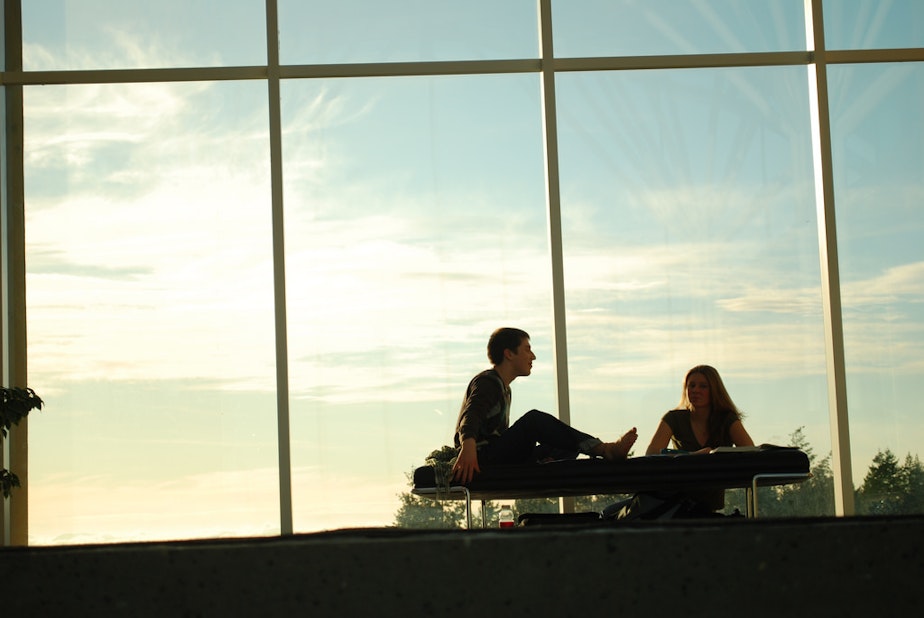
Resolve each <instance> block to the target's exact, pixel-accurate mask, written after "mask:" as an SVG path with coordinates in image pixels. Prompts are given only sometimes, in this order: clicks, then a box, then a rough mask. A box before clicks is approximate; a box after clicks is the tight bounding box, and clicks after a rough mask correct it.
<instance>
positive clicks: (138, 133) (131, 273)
mask: <svg viewBox="0 0 924 618" xmlns="http://www.w3.org/2000/svg"><path fill="white" fill-rule="evenodd" d="M25 111H26V115H25V134H26V142H25V164H26V196H25V199H26V230H27V232H26V251H27V255H26V262H27V310H28V316H29V323H28V339H29V351H28V352H29V358H28V362H29V381H30V386H31V387H33V388H34V389H35V390H36V391H37V392H38V393H39V394H40V395H41V396H42V397H43V398H44V399H45V401H46V407H45V410H43V412H42V414H40V415H33V419H34V420H33V419H30V421H32V422H30V427H29V430H30V436H29V437H30V453H29V454H30V492H29V510H30V512H29V518H30V529H29V531H30V543H32V544H45V543H56V544H58V543H70V542H91V541H92V542H95V541H131V540H146V539H171V538H187V537H210V536H226V535H237V536H241V535H252V534H278V532H279V506H278V505H279V496H278V475H277V469H276V461H277V449H276V410H275V368H274V352H273V350H274V343H273V338H274V334H273V304H272V298H273V290H272V263H271V258H272V252H271V245H270V243H271V233H270V221H271V217H270V206H269V195H270V191H269V173H268V169H267V165H266V154H267V152H268V144H267V135H266V114H267V109H266V102H265V90H264V88H263V86H262V85H261V84H259V83H224V82H223V83H216V84H193V83H187V84H179V85H176V84H173V85H166V84H150V85H147V84H146V85H132V86H116V85H109V86H69V87H54V86H47V87H42V88H35V89H27V91H26V93H25Z"/></svg>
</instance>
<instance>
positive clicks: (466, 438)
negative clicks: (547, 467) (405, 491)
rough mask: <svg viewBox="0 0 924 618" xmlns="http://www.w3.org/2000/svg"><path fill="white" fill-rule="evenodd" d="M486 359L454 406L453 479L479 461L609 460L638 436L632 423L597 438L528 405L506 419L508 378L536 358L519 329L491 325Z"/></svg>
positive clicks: (464, 477)
mask: <svg viewBox="0 0 924 618" xmlns="http://www.w3.org/2000/svg"><path fill="white" fill-rule="evenodd" d="M488 359H489V360H490V361H491V364H492V365H493V366H492V368H491V369H486V370H485V371H482V372H481V373H479V374H478V375H476V376H475V377H474V378H472V380H471V382H469V384H468V388H467V389H466V391H465V399H464V400H463V402H462V408H461V409H460V410H459V418H458V420H457V421H456V432H455V438H454V440H455V446H456V448H459V449H460V450H459V456H458V458H457V459H456V462H455V464H454V465H453V467H452V475H453V479H455V480H456V481H458V482H460V483H463V484H464V483H468V482H469V481H471V480H472V478H474V476H475V473H476V472H480V471H481V467H480V466H481V465H491V464H507V463H527V462H530V461H536V462H538V461H547V460H551V459H573V458H575V457H577V456H578V454H580V453H584V454H586V455H590V456H591V457H603V458H605V459H607V460H609V461H618V460H622V459H625V458H626V457H627V456H628V454H629V449H631V448H632V445H633V444H634V443H635V441H636V440H637V439H638V432H637V430H636V428H635V427H633V428H632V429H630V430H629V431H627V432H626V433H625V434H624V435H623V436H622V437H621V438H619V439H618V440H617V441H615V442H603V441H602V440H600V439H599V438H595V437H593V436H590V435H588V434H586V433H583V432H581V431H578V430H577V429H574V428H573V427H570V426H569V425H567V424H566V423H564V422H562V421H561V420H559V419H558V418H556V417H554V416H552V415H551V414H548V413H546V412H540V411H539V410H530V411H529V412H527V413H526V414H524V415H523V416H522V417H520V418H519V419H518V420H517V421H516V422H514V423H513V425H511V424H510V399H511V395H510V383H511V382H513V381H514V380H515V379H516V378H518V377H519V376H528V375H529V374H530V372H531V371H532V367H533V361H534V360H535V359H536V355H535V354H534V353H533V351H532V347H531V346H530V342H529V334H527V333H526V332H525V331H523V330H520V329H518V328H499V329H497V330H496V331H494V332H493V333H492V334H491V337H490V339H489V340H488Z"/></svg>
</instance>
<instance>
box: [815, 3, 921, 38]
mask: <svg viewBox="0 0 924 618" xmlns="http://www.w3.org/2000/svg"><path fill="white" fill-rule="evenodd" d="M824 20H825V46H826V47H827V48H828V49H891V48H898V47H924V2H921V1H920V0H890V1H889V2H882V1H881V0H835V1H834V2H831V1H830V0H825V3H824Z"/></svg>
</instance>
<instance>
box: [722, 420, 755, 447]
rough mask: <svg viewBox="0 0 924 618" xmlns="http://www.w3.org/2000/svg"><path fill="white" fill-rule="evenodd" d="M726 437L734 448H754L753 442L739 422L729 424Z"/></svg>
mask: <svg viewBox="0 0 924 618" xmlns="http://www.w3.org/2000/svg"><path fill="white" fill-rule="evenodd" d="M728 435H729V436H730V437H731V439H732V444H734V445H735V446H754V440H752V439H751V436H750V435H749V434H748V431H747V429H745V428H744V425H743V424H742V423H741V421H735V422H734V423H732V424H731V427H729V428H728Z"/></svg>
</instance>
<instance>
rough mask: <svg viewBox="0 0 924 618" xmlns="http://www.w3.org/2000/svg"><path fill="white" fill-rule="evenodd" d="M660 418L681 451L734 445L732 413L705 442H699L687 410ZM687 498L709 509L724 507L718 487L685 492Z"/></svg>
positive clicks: (676, 411)
mask: <svg viewBox="0 0 924 618" xmlns="http://www.w3.org/2000/svg"><path fill="white" fill-rule="evenodd" d="M661 420H663V421H664V422H665V423H667V426H668V427H670V428H671V442H672V443H673V445H674V448H676V449H678V450H681V451H690V452H691V453H692V452H694V451H698V450H700V449H703V448H707V447H708V448H715V447H717V446H734V444H733V443H732V439H731V431H730V430H731V426H732V425H733V424H734V423H735V421H737V420H738V418H737V417H736V416H735V415H734V414H729V415H728V416H726V417H725V419H724V420H723V422H722V425H721V427H720V428H719V431H714V432H712V433H714V434H716V435H712V434H710V435H709V438H708V439H707V440H706V444H701V443H700V441H699V440H698V439H697V437H696V433H695V432H694V431H693V421H692V417H691V414H690V411H689V410H671V411H670V412H668V413H667V414H665V415H664V416H663V417H662V418H661ZM685 495H686V496H687V497H688V498H690V499H692V500H694V501H695V502H696V503H697V504H699V505H701V506H702V507H703V508H705V509H708V510H710V511H718V510H721V509H723V508H725V491H724V490H721V489H718V490H714V491H697V492H688V493H687V494H685Z"/></svg>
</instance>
